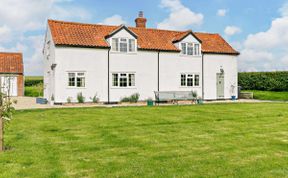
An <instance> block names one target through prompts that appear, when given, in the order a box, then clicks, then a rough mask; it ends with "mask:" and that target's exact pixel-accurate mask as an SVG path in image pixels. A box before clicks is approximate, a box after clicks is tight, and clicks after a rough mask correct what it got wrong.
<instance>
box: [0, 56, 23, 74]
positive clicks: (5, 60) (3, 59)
mask: <svg viewBox="0 0 288 178" xmlns="http://www.w3.org/2000/svg"><path fill="white" fill-rule="evenodd" d="M0 73H17V74H23V60H22V54H21V53H4V52H0Z"/></svg>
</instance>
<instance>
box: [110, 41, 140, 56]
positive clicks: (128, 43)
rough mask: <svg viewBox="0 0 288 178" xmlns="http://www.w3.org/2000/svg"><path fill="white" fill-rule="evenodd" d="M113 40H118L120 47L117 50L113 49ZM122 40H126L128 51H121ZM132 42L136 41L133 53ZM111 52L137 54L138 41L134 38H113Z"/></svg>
mask: <svg viewBox="0 0 288 178" xmlns="http://www.w3.org/2000/svg"><path fill="white" fill-rule="evenodd" d="M113 39H118V45H117V47H116V49H117V50H115V49H113ZM121 40H126V44H127V50H126V51H120V43H121ZM130 40H134V50H133V51H130ZM122 43H123V42H122ZM111 51H112V52H119V53H136V52H137V40H136V39H134V38H124V37H119V38H118V37H117V38H113V37H112V38H111Z"/></svg>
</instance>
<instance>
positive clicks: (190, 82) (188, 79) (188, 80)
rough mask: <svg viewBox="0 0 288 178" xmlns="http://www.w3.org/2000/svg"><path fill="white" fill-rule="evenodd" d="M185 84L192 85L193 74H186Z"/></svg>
mask: <svg viewBox="0 0 288 178" xmlns="http://www.w3.org/2000/svg"><path fill="white" fill-rule="evenodd" d="M187 86H189V87H191V86H193V75H188V77H187Z"/></svg>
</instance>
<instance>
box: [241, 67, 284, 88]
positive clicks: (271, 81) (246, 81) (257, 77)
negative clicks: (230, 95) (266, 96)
mask: <svg viewBox="0 0 288 178" xmlns="http://www.w3.org/2000/svg"><path fill="white" fill-rule="evenodd" d="M238 84H239V86H241V87H242V90H262V91H288V71H287V72H240V73H239V75H238Z"/></svg>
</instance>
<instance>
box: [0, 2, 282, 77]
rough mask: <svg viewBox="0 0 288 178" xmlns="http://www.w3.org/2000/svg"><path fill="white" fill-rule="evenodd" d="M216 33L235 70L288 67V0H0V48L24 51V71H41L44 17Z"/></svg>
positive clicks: (37, 73) (26, 72)
mask: <svg viewBox="0 0 288 178" xmlns="http://www.w3.org/2000/svg"><path fill="white" fill-rule="evenodd" d="M140 10H141V11H144V16H145V17H146V18H147V26H148V27H149V28H159V29H171V30H190V29H191V30H192V31H195V32H209V33H219V34H220V35H222V37H223V38H224V39H225V40H227V42H229V43H230V44H231V45H232V46H233V48H235V49H236V50H238V51H239V52H240V53H241V54H240V56H239V57H238V70H239V71H281V70H288V0H273V1H272V0H201V1H199V0H105V1H103V0H0V51H1V52H4V51H5V52H22V53H23V56H24V66H25V75H42V74H43V57H42V48H43V43H44V38H45V32H46V30H47V19H55V20H65V21H75V22H84V23H101V24H110V25H120V24H126V25H127V26H135V22H134V20H135V18H136V17H137V15H138V12H139V11H140Z"/></svg>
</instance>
